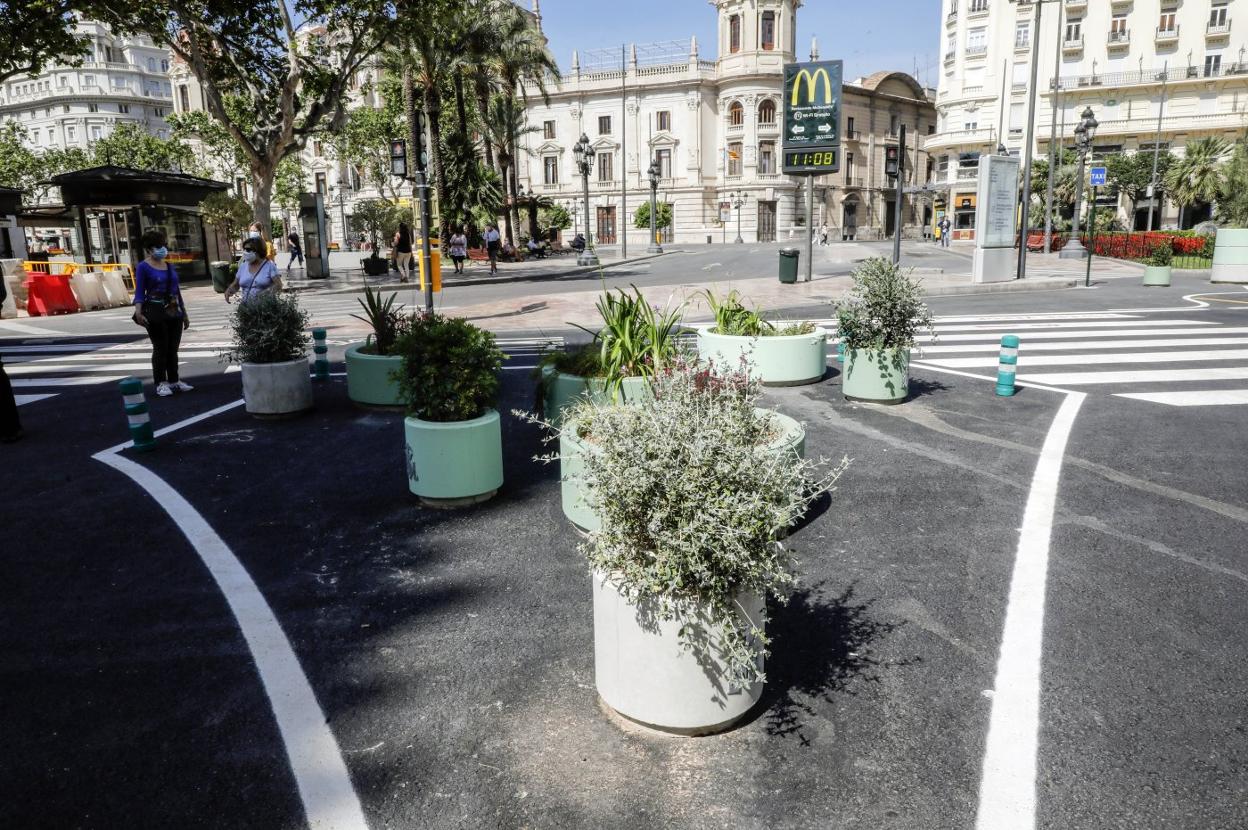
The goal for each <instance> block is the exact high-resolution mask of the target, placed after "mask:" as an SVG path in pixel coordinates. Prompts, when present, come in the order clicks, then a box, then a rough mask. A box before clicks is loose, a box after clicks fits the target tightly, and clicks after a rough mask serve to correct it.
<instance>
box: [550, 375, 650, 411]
mask: <svg viewBox="0 0 1248 830" xmlns="http://www.w3.org/2000/svg"><path fill="white" fill-rule="evenodd" d="M542 386H543V389H544V391H545V401H544V403H543V408H544V410H545V415H546V420H547V421H550V422H551V423H552V424H560V423H562V422H563V411H564V410H565V409H567V408H568V407H570V406H571V405H572V404H573V403H575V402H576V401H577V400H579V399H581V398H589V399H590V400H593V401H595V402H597V403H602V404H608V403H611V393H610V392H609V391H608V390H607V382H606V381H605V380H603V379H602V378H586V377H581V376H580V375H569V374H565V373H563V372H556V371H554V370H553V369H547V370H545V371H543V372H542ZM620 397H621V399H622V400H623V401H624V402H625V403H627V402H628V401H635V400H640V399H642V398H647V397H653V394H652V393H651V391H650V384H649V382H648V381H646V379H645V378H624V382H623V383H622V384H621V386H620Z"/></svg>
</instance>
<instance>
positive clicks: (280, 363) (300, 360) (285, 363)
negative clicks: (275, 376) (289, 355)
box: [239, 354, 308, 366]
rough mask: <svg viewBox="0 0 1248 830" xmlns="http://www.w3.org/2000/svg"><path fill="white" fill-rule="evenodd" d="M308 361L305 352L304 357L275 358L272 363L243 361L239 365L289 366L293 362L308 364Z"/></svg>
mask: <svg viewBox="0 0 1248 830" xmlns="http://www.w3.org/2000/svg"><path fill="white" fill-rule="evenodd" d="M307 362H308V356H307V355H306V354H305V355H303V356H302V357H296V358H295V359H294V360H275V361H273V362H272V363H248V362H242V363H239V366H289V365H291V364H292V363H303V364H305V365H306V364H307Z"/></svg>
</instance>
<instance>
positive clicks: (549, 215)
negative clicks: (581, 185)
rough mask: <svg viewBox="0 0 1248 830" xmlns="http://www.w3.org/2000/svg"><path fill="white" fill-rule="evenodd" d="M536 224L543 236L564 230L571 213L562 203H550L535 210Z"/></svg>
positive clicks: (570, 223)
mask: <svg viewBox="0 0 1248 830" xmlns="http://www.w3.org/2000/svg"><path fill="white" fill-rule="evenodd" d="M647 209H648V208H647ZM537 224H538V226H539V227H540V228H541V229H542V234H543V235H544V236H548V235H550V233H551V232H552V231H566V230H567V229H568V228H570V227H572V214H570V213H568V209H567V208H565V207H564V206H563V205H558V204H552V205H550V206H549V207H544V208H541V209H539V210H538V211H537Z"/></svg>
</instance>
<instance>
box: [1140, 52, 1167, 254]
mask: <svg viewBox="0 0 1248 830" xmlns="http://www.w3.org/2000/svg"><path fill="white" fill-rule="evenodd" d="M1169 80H1170V61H1166V62H1165V64H1164V65H1163V68H1162V70H1161V106H1159V107H1158V108H1157V135H1156V136H1154V137H1153V174H1152V175H1151V176H1149V179H1148V224H1147V225H1145V226H1144V230H1145V231H1151V230H1152V229H1153V205H1154V204H1155V203H1156V202H1157V201H1158V199H1157V157H1158V156H1159V155H1161V117H1162V115H1163V114H1164V113H1165V111H1166V83H1167V82H1168V81H1169Z"/></svg>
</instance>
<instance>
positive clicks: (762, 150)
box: [758, 141, 776, 176]
mask: <svg viewBox="0 0 1248 830" xmlns="http://www.w3.org/2000/svg"><path fill="white" fill-rule="evenodd" d="M758 172H759V175H762V176H767V175H770V174H772V173H775V172H776V143H775V142H774V141H764V142H763V143H761V144H759V145H758Z"/></svg>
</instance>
